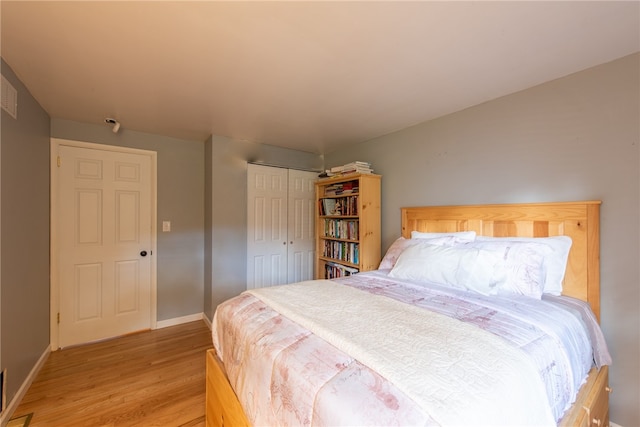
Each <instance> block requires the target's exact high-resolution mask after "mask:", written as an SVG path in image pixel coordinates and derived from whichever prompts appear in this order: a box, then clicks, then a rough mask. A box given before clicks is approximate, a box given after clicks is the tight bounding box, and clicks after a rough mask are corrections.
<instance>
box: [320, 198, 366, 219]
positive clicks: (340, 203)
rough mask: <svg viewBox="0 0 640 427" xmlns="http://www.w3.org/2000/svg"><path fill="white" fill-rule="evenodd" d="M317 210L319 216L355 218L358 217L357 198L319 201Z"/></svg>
mask: <svg viewBox="0 0 640 427" xmlns="http://www.w3.org/2000/svg"><path fill="white" fill-rule="evenodd" d="M318 209H319V213H320V216H355V215H358V196H347V197H339V198H337V199H320V200H319V201H318Z"/></svg>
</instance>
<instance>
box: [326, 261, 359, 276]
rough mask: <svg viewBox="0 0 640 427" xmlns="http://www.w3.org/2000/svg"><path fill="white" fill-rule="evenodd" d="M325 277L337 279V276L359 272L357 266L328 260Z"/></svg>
mask: <svg viewBox="0 0 640 427" xmlns="http://www.w3.org/2000/svg"><path fill="white" fill-rule="evenodd" d="M324 269H325V277H326V278H327V279H335V278H337V277H345V276H351V275H352V274H356V273H358V272H359V270H358V269H357V268H353V267H348V266H346V265H341V264H336V263H333V262H328V263H326V264H325V266H324Z"/></svg>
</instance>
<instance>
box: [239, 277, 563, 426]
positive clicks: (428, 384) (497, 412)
mask: <svg viewBox="0 0 640 427" xmlns="http://www.w3.org/2000/svg"><path fill="white" fill-rule="evenodd" d="M248 293H250V294H252V295H254V296H255V297H257V298H259V299H260V300H262V301H263V302H265V303H266V304H267V305H269V306H271V307H272V308H273V309H274V310H276V311H278V312H279V313H281V314H282V315H284V316H286V317H288V318H289V319H291V320H293V321H294V322H296V323H298V324H300V325H301V326H303V327H305V328H307V329H309V330H311V331H312V332H313V333H314V334H317V335H318V336H319V337H321V338H323V339H324V340H326V341H328V342H329V343H331V344H332V345H333V346H335V347H336V348H338V349H340V350H342V351H344V352H345V353H347V354H349V355H351V356H352V357H354V358H355V359H357V360H359V361H360V362H361V363H363V364H365V365H367V366H369V367H370V368H372V369H373V370H375V371H377V372H378V373H379V374H380V375H382V376H383V377H385V378H387V379H388V380H389V381H391V382H392V383H393V384H394V385H395V386H396V387H397V388H398V389H400V390H402V391H403V392H404V393H406V394H407V395H408V396H409V397H411V398H412V399H413V400H414V401H415V402H416V403H417V404H418V405H419V406H421V407H422V409H423V410H424V411H426V412H427V413H428V414H430V415H431V416H432V417H433V419H434V420H435V421H437V422H438V423H439V424H441V425H447V426H450V425H492V426H496V425H555V421H554V417H553V416H552V413H551V409H550V407H549V403H548V401H547V396H546V393H545V387H544V385H543V383H542V380H541V379H540V376H539V374H538V372H537V371H536V369H535V366H534V365H533V363H532V362H531V361H530V360H529V358H528V356H527V355H526V354H525V353H524V352H523V351H522V350H520V349H518V348H514V347H513V346H511V345H509V344H508V343H507V342H506V341H504V340H503V339H502V338H499V337H497V336H495V335H494V334H491V333H489V332H486V331H484V330H482V329H479V328H477V327H475V326H473V325H469V324H467V323H464V322H461V321H458V320H456V319H452V318H449V317H447V316H444V315H441V314H437V313H433V312H431V311H428V310H424V309H421V308H418V307H415V306H412V305H408V304H404V303H402V302H399V301H396V300H394V299H391V298H387V297H384V296H380V295H374V294H371V293H368V292H363V291H360V290H357V289H354V288H351V287H349V286H344V285H340V284H336V283H334V282H331V281H327V280H315V281H309V282H301V283H298V284H294V285H286V286H279V287H271V288H264V289H256V290H252V291H248ZM368 312H371V313H376V315H375V316H373V315H372V316H363V315H362V313H368ZM415 372H421V373H423V374H422V375H419V376H416V375H415ZM496 402H500V404H499V405H496Z"/></svg>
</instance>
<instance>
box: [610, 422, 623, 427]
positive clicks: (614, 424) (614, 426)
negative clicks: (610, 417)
mask: <svg viewBox="0 0 640 427" xmlns="http://www.w3.org/2000/svg"><path fill="white" fill-rule="evenodd" d="M609 426H610V427H622V426H621V425H620V424H616V423H612V422H611V421H609Z"/></svg>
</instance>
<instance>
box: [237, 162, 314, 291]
mask: <svg viewBox="0 0 640 427" xmlns="http://www.w3.org/2000/svg"><path fill="white" fill-rule="evenodd" d="M316 178H317V173H315V172H306V171H296V170H292V169H284V168H277V167H270V166H262V165H254V164H249V165H248V172H247V184H248V185H247V195H248V200H247V288H248V289H253V288H261V287H265V286H274V285H282V284H285V283H293V282H299V281H302V280H310V279H312V278H313V271H314V264H313V263H314V254H315V252H314V250H315V243H314V218H315V216H314V210H313V209H314V206H315V194H314V192H315V185H314V182H315V180H316Z"/></svg>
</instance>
